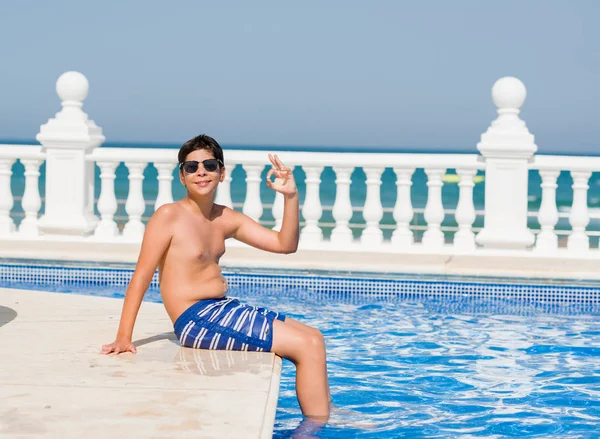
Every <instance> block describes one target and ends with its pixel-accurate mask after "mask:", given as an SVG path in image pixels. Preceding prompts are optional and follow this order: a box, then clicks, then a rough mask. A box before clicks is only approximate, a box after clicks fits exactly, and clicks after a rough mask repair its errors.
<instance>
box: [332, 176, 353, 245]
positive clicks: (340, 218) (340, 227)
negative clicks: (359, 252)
mask: <svg viewBox="0 0 600 439" xmlns="http://www.w3.org/2000/svg"><path fill="white" fill-rule="evenodd" d="M333 171H334V172H335V202H334V203H333V212H332V214H333V219H334V220H335V227H334V228H333V230H332V231H331V242H333V243H335V244H350V243H351V242H352V240H353V238H354V237H353V235H352V229H350V226H349V224H350V220H351V219H352V201H351V200H350V183H351V182H352V180H351V179H350V176H351V175H352V172H353V171H354V168H353V167H344V166H334V167H333Z"/></svg>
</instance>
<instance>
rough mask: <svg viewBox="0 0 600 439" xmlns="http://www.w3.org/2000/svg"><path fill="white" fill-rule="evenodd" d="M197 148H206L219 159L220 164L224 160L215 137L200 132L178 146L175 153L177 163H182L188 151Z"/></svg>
mask: <svg viewBox="0 0 600 439" xmlns="http://www.w3.org/2000/svg"><path fill="white" fill-rule="evenodd" d="M198 149H206V150H207V151H210V152H212V154H213V156H214V157H215V158H216V159H217V160H220V161H221V162H220V163H221V164H222V163H224V162H225V161H224V159H223V149H222V148H221V145H219V144H218V143H217V141H216V140H215V139H213V138H212V137H210V136H207V135H206V134H200V135H199V136H196V137H194V138H193V139H190V140H188V141H187V142H185V143H184V144H183V145H181V148H179V153H178V154H177V160H178V161H179V163H183V162H184V161H185V158H186V157H187V156H188V154H189V153H190V152H192V151H196V150H198Z"/></svg>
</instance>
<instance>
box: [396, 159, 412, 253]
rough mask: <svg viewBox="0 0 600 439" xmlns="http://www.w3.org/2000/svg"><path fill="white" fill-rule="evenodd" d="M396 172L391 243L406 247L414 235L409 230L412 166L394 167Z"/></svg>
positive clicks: (409, 244)
mask: <svg viewBox="0 0 600 439" xmlns="http://www.w3.org/2000/svg"><path fill="white" fill-rule="evenodd" d="M394 172H395V173H396V188H397V193H396V205H395V206H394V214H393V215H394V220H395V221H396V230H394V233H392V244H394V245H397V246H401V247H408V246H411V245H412V244H413V243H414V241H415V238H414V235H413V232H412V230H410V222H411V221H412V219H413V216H414V211H413V207H412V201H411V196H410V187H411V186H412V175H413V173H414V172H415V169H414V168H409V169H405V168H394Z"/></svg>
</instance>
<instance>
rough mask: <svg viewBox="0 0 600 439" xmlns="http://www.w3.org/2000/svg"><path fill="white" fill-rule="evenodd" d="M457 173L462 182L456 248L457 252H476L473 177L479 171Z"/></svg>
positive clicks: (459, 171)
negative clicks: (473, 228)
mask: <svg viewBox="0 0 600 439" xmlns="http://www.w3.org/2000/svg"><path fill="white" fill-rule="evenodd" d="M456 173H457V174H458V175H459V177H460V181H459V183H458V187H459V194H458V205H457V206H456V214H455V216H454V218H455V219H456V222H457V224H458V231H457V232H456V233H455V234H454V241H453V243H454V248H456V249H457V250H474V249H475V234H474V233H473V230H472V227H473V222H474V221H475V205H474V204H473V187H474V186H475V182H474V181H473V177H475V175H476V174H477V169H457V170H456ZM440 200H441V198H440ZM442 209H443V207H442Z"/></svg>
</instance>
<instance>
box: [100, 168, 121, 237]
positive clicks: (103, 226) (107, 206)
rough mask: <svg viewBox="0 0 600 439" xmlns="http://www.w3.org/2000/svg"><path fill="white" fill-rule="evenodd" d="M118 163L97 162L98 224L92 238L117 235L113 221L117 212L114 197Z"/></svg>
mask: <svg viewBox="0 0 600 439" xmlns="http://www.w3.org/2000/svg"><path fill="white" fill-rule="evenodd" d="M117 166H119V162H116V161H111V162H98V167H99V168H100V197H99V198H98V212H100V223H99V224H98V226H97V227H96V230H95V231H94V236H98V237H110V236H117V235H118V234H119V228H118V227H117V223H116V222H115V221H114V216H115V213H116V212H117V207H118V206H117V197H116V195H115V170H116V169H117Z"/></svg>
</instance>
